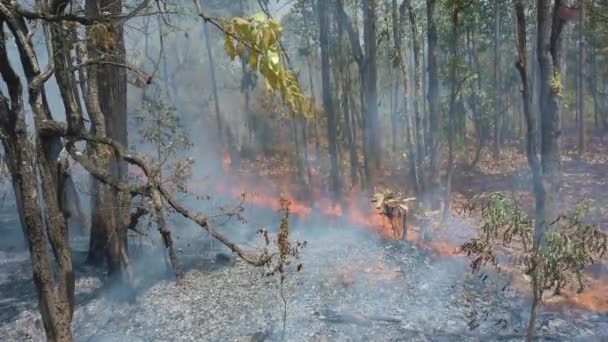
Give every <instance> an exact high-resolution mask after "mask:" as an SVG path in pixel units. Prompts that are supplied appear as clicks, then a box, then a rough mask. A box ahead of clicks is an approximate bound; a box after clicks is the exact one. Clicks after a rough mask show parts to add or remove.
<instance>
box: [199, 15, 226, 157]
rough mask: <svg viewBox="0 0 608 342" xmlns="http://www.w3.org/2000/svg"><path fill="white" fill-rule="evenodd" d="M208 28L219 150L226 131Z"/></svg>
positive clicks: (204, 26)
mask: <svg viewBox="0 0 608 342" xmlns="http://www.w3.org/2000/svg"><path fill="white" fill-rule="evenodd" d="M208 26H209V25H208V23H204V24H203V34H204V35H205V47H206V49H207V58H208V59H209V75H210V76H211V89H212V91H213V106H214V108H213V109H214V111H215V120H216V123H217V142H218V144H219V148H220V149H222V148H223V146H222V140H223V139H222V137H223V136H224V130H223V128H222V114H221V113H220V97H219V95H218V92H217V81H216V79H215V68H216V66H215V60H214V58H213V51H212V49H211V38H210V37H209V27H208ZM230 157H233V156H230Z"/></svg>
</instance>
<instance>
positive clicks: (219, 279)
mask: <svg viewBox="0 0 608 342" xmlns="http://www.w3.org/2000/svg"><path fill="white" fill-rule="evenodd" d="M294 225H296V224H294ZM347 225H348V224H347V223H340V222H335V223H333V224H331V225H330V224H327V223H325V224H322V223H321V224H319V223H314V224H313V223H312V222H300V223H297V229H296V232H295V234H294V236H293V237H292V238H293V239H297V240H306V241H307V242H308V245H307V247H306V248H305V249H304V250H303V251H302V260H301V261H302V263H303V265H304V269H303V271H301V272H299V273H298V272H295V270H292V271H290V273H289V274H288V275H287V280H286V281H285V283H284V285H283V293H284V296H285V297H286V300H287V320H286V322H285V331H284V336H283V320H282V317H283V302H282V300H281V296H280V293H281V291H280V286H279V280H278V278H277V277H266V276H264V274H263V273H264V272H263V270H261V269H258V268H254V267H251V266H249V265H246V264H245V263H243V262H241V261H239V260H237V259H234V258H232V257H230V258H224V257H221V256H223V255H222V254H219V255H220V257H218V254H217V251H218V248H217V244H215V245H214V246H213V245H211V244H210V243H209V241H207V240H205V239H204V236H203V235H204V234H203V233H200V234H199V237H198V238H195V237H188V238H187V239H181V240H180V245H181V246H180V255H181V261H182V263H183V264H184V267H185V269H187V273H186V275H185V280H184V284H183V286H177V285H176V283H175V282H174V281H172V280H171V279H169V277H167V274H166V269H165V267H166V265H165V263H164V261H163V258H162V257H161V256H160V255H159V254H152V253H143V254H142V255H140V257H139V258H138V259H137V260H136V261H135V267H136V271H138V274H139V279H140V281H139V288H138V295H137V299H136V301H135V302H134V303H127V302H124V301H122V302H121V301H120V300H117V299H116V298H117V296H116V293H115V292H113V291H112V290H111V289H107V288H105V287H104V286H102V283H103V281H102V279H100V278H99V277H98V276H96V275H95V272H93V270H90V269H87V268H86V267H85V266H83V260H84V255H83V254H84V253H75V263H76V266H77V268H76V269H77V275H78V280H77V284H76V288H77V296H76V300H77V308H76V312H75V317H74V323H73V330H74V335H75V340H76V341H125V342H127V341H128V342H130V341H134V342H135V341H265V340H267V341H277V340H281V338H282V337H284V339H285V340H286V341H498V340H500V341H505V340H507V341H511V340H512V341H520V340H522V339H523V336H524V333H525V327H526V324H527V319H528V311H529V309H528V301H527V300H526V299H525V298H524V297H523V296H522V295H521V294H519V293H518V292H517V291H515V290H513V289H512V288H511V287H509V286H506V285H508V284H509V281H510V280H509V279H507V278H505V277H500V276H498V275H496V274H487V277H486V275H483V274H481V275H471V274H470V272H469V270H468V268H467V260H466V259H464V258H460V257H446V256H443V257H439V256H435V255H433V254H432V253H431V252H428V251H425V250H423V249H419V248H417V247H415V246H412V245H410V244H408V243H407V242H392V243H387V242H386V241H382V240H381V239H379V238H377V237H376V236H375V235H374V234H373V233H371V232H369V231H367V230H359V229H357V228H355V227H352V228H351V227H348V226H347ZM330 226H333V227H330ZM184 240H186V241H187V243H185V242H184ZM78 243H79V242H78V241H75V244H76V245H77V244H78ZM81 243H82V241H81ZM84 245H86V241H85V243H84ZM255 247H256V246H253V245H252V246H251V247H250V248H252V249H254V248H255ZM4 250H5V251H4V252H2V255H0V260H1V263H0V340H2V341H43V340H44V339H45V338H44V335H43V330H42V326H41V322H40V319H39V315H38V311H37V306H36V305H37V304H36V295H35V292H34V288H33V285H32V281H31V269H30V266H29V259H28V255H27V253H25V252H17V251H6V250H7V249H6V248H5V249H4ZM148 250H149V249H148ZM538 331H539V332H538V335H539V336H541V340H551V341H577V340H578V341H608V315H606V314H600V313H593V312H586V311H581V310H574V309H567V310H560V311H548V310H542V312H541V314H540V317H539V321H538Z"/></svg>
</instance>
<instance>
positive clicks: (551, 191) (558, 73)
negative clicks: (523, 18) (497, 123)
mask: <svg viewBox="0 0 608 342" xmlns="http://www.w3.org/2000/svg"><path fill="white" fill-rule="evenodd" d="M559 6H561V0H555V3H554V4H553V5H552V1H549V0H538V2H537V17H538V42H537V49H538V52H537V54H538V61H539V69H540V108H541V125H540V129H541V164H542V171H543V178H544V183H545V187H546V188H547V190H548V191H547V193H546V208H545V209H546V215H547V216H546V217H544V219H545V220H546V222H552V221H553V220H554V219H555V218H557V208H556V206H555V200H556V196H557V192H558V191H559V188H560V177H561V152H560V140H561V139H560V136H561V114H560V110H561V108H560V107H561V106H560V99H561V93H562V92H563V79H562V68H561V61H562V49H563V42H562V40H563V35H562V33H563V27H564V21H563V20H562V19H560V17H559V14H558V8H559ZM538 238H539V239H540V238H542V234H541V235H540V236H538Z"/></svg>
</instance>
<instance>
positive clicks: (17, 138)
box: [0, 4, 74, 342]
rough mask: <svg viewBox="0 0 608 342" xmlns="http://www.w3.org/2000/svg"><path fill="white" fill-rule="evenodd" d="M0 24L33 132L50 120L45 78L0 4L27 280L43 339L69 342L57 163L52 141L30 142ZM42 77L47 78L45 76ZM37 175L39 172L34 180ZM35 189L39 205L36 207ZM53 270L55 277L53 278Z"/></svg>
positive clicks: (69, 297)
mask: <svg viewBox="0 0 608 342" xmlns="http://www.w3.org/2000/svg"><path fill="white" fill-rule="evenodd" d="M42 10H46V6H45V5H42ZM4 22H6V23H7V26H8V27H9V29H10V30H11V33H12V35H13V37H15V42H16V44H17V47H18V49H19V54H20V57H21V63H22V67H23V70H24V73H25V76H26V78H27V81H28V87H27V89H28V92H29V96H28V98H29V104H30V106H31V109H32V112H33V113H34V119H35V127H38V126H39V125H40V123H41V122H43V121H44V120H46V119H47V118H50V113H49V112H48V107H47V102H46V99H45V95H44V92H43V88H42V87H43V82H44V77H46V76H43V75H42V74H43V72H42V71H41V70H40V68H39V66H38V62H37V60H36V57H35V56H36V55H35V52H34V48H33V46H32V45H31V42H30V41H28V40H27V39H26V38H25V37H26V36H27V35H28V29H27V26H25V25H24V24H23V23H22V22H21V21H20V20H18V19H16V18H15V17H14V16H13V12H11V11H10V10H9V9H8V8H7V7H5V6H4V4H0V76H2V79H3V80H4V82H5V83H6V85H7V88H8V92H9V97H10V105H9V99H7V98H6V97H4V95H3V94H2V92H1V91H0V130H1V134H0V139H1V140H2V143H3V146H4V150H5V153H6V156H7V166H8V168H9V171H10V172H11V178H12V180H13V182H14V184H15V188H16V195H17V196H16V200H17V201H19V203H18V204H17V208H19V209H20V210H22V212H21V213H20V215H21V217H22V219H23V223H24V228H25V233H26V237H27V240H28V246H29V249H30V258H31V261H32V270H33V279H34V284H35V286H36V290H37V292H38V302H39V306H40V313H41V318H42V322H43V325H44V329H45V332H46V336H47V339H48V340H49V341H52V342H55V341H58V342H64V341H65V342H69V341H71V340H72V332H71V320H72V314H73V308H74V307H73V303H74V272H73V269H72V260H71V254H70V248H69V243H68V231H67V222H66V216H65V215H64V212H63V211H62V208H61V204H60V196H59V194H58V192H59V191H60V188H59V178H60V177H63V175H62V174H61V173H60V171H59V169H58V168H57V167H56V166H57V165H58V162H57V160H56V159H51V158H50V149H51V148H52V147H54V145H55V142H56V139H55V140H54V139H52V138H51V139H49V138H48V137H43V136H41V135H39V134H35V137H36V145H34V144H32V142H31V139H30V136H29V134H28V130H27V125H26V121H25V109H24V102H23V87H22V85H21V80H20V78H19V76H18V75H17V73H16V72H15V71H14V69H13V68H12V66H11V65H10V62H9V60H8V56H7V52H6V45H5V37H4V31H3V30H4ZM43 29H44V33H45V38H46V39H47V43H48V44H50V38H51V33H50V29H49V26H48V25H43ZM51 50H52V49H49V51H51ZM44 73H45V74H46V73H48V70H47V71H45V72H44ZM36 133H38V132H36ZM37 171H39V172H40V177H41V179H40V180H39V179H38V176H37ZM64 180H65V179H64ZM40 187H41V188H42V195H43V200H44V205H41V200H40V192H39V188H40ZM45 220H46V224H45ZM45 227H46V233H45ZM49 243H50V245H51V247H52V251H53V256H54V260H55V261H56V262H55V264H53V263H52V260H51V256H50V254H49V252H48V250H47V248H48V247H47V246H48V244H49ZM55 266H56V269H57V272H56V276H54V275H53V268H54V267H55Z"/></svg>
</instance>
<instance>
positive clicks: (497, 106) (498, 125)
mask: <svg viewBox="0 0 608 342" xmlns="http://www.w3.org/2000/svg"><path fill="white" fill-rule="evenodd" d="M500 4H501V2H500V1H496V2H494V66H493V68H494V159H495V160H498V159H500V141H501V132H502V120H503V116H504V114H503V113H502V110H503V108H502V104H501V95H502V94H501V89H500V88H501V85H500V73H501V70H500Z"/></svg>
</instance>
